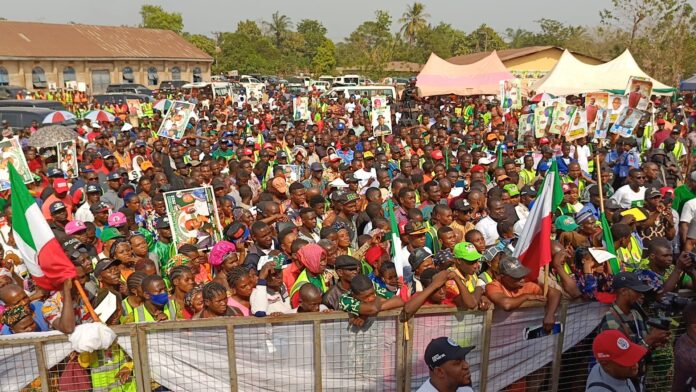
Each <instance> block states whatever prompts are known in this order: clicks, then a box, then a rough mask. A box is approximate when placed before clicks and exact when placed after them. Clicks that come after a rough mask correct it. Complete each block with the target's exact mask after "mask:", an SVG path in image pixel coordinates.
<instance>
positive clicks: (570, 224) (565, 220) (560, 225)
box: [554, 215, 578, 231]
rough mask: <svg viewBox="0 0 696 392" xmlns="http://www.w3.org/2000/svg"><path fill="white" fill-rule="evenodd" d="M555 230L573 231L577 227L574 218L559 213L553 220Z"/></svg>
mask: <svg viewBox="0 0 696 392" xmlns="http://www.w3.org/2000/svg"><path fill="white" fill-rule="evenodd" d="M554 223H555V225H556V229H557V230H561V231H575V229H577V228H578V224H577V223H575V219H573V217H571V216H568V215H561V216H559V217H558V218H556V221H555V222H554Z"/></svg>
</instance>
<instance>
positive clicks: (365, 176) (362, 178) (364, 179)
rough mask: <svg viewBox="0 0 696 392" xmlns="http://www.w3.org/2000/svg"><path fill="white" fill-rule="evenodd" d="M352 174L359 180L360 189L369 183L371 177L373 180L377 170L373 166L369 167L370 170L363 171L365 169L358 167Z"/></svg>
mask: <svg viewBox="0 0 696 392" xmlns="http://www.w3.org/2000/svg"><path fill="white" fill-rule="evenodd" d="M353 175H354V176H355V178H357V179H358V181H359V182H358V189H362V188H364V187H366V186H367V185H368V184H369V183H370V180H371V179H373V180H374V179H376V178H377V171H376V170H375V169H374V168H372V169H370V171H365V169H360V170H358V171H356V172H355V173H353Z"/></svg>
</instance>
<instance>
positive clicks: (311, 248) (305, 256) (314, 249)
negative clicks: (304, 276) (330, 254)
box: [297, 244, 326, 275]
mask: <svg viewBox="0 0 696 392" xmlns="http://www.w3.org/2000/svg"><path fill="white" fill-rule="evenodd" d="M325 252H326V251H325V250H324V248H322V247H321V246H319V245H317V244H307V245H305V246H303V247H301V248H300V250H299V251H297V258H298V259H299V260H300V263H302V265H303V266H304V267H305V268H307V270H308V271H309V272H310V273H312V274H313V275H318V274H320V273H321V256H322V255H323V254H324V253H325Z"/></svg>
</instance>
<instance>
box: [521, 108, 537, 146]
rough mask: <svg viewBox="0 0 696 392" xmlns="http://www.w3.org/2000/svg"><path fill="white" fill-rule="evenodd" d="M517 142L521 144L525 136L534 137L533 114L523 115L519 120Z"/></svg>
mask: <svg viewBox="0 0 696 392" xmlns="http://www.w3.org/2000/svg"><path fill="white" fill-rule="evenodd" d="M518 121H519V127H518V128H517V141H518V142H521V141H523V140H524V137H525V136H527V135H534V114H523V115H521V116H520V118H519V120H518Z"/></svg>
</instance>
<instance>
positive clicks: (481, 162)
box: [478, 157, 493, 165]
mask: <svg viewBox="0 0 696 392" xmlns="http://www.w3.org/2000/svg"><path fill="white" fill-rule="evenodd" d="M491 163H493V161H491V160H490V159H488V158H486V157H483V158H479V160H478V164H479V165H490V164H491Z"/></svg>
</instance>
